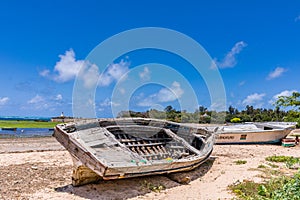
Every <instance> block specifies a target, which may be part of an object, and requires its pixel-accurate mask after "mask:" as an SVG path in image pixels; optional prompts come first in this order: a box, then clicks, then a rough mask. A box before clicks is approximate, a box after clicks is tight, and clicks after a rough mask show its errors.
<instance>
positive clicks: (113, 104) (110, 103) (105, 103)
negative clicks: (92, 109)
mask: <svg viewBox="0 0 300 200" xmlns="http://www.w3.org/2000/svg"><path fill="white" fill-rule="evenodd" d="M119 105H120V104H118V103H114V102H112V101H111V100H110V99H109V98H106V99H105V100H104V101H103V102H101V103H100V106H101V107H108V106H119Z"/></svg>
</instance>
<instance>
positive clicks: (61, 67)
mask: <svg viewBox="0 0 300 200" xmlns="http://www.w3.org/2000/svg"><path fill="white" fill-rule="evenodd" d="M59 58H60V61H58V62H57V63H56V65H55V67H54V71H55V72H57V75H56V76H55V77H54V80H55V81H57V82H67V81H70V80H72V79H74V78H75V77H76V76H77V74H78V72H79V70H80V68H81V67H84V65H85V62H84V60H76V58H75V52H74V51H73V49H70V50H69V51H66V52H65V54H64V55H59ZM44 73H46V72H44Z"/></svg>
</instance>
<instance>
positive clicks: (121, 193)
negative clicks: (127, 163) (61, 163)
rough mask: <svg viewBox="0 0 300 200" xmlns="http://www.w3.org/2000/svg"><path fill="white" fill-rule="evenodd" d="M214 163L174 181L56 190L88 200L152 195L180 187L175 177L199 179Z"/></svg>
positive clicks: (151, 180)
mask: <svg viewBox="0 0 300 200" xmlns="http://www.w3.org/2000/svg"><path fill="white" fill-rule="evenodd" d="M214 161H215V158H210V159H209V160H207V161H206V162H205V163H203V164H202V165H200V166H199V167H197V168H195V169H194V170H191V171H188V172H179V173H173V174H172V175H171V176H172V180H171V179H170V177H169V176H170V175H167V176H164V175H156V176H145V177H138V178H130V179H122V180H109V181H100V182H98V183H95V184H88V185H84V186H80V187H73V186H72V185H66V186H63V187H58V188H55V191H56V192H65V193H69V194H73V195H76V196H80V197H83V198H86V199H128V198H133V197H137V196H143V195H145V194H147V193H150V192H151V190H153V188H155V187H156V186H163V188H164V189H169V188H173V187H177V186H180V185H181V184H180V183H178V182H177V181H174V177H189V178H190V180H191V181H193V180H196V179H199V178H201V177H202V176H204V175H205V174H206V173H207V172H208V171H209V170H210V168H211V167H212V165H213V163H214ZM175 179H176V178H175Z"/></svg>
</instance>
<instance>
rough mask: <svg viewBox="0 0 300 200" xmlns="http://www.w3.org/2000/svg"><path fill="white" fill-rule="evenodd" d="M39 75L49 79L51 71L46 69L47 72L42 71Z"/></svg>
mask: <svg viewBox="0 0 300 200" xmlns="http://www.w3.org/2000/svg"><path fill="white" fill-rule="evenodd" d="M39 74H40V76H43V77H49V75H50V70H48V69H45V70H43V71H41V72H40V73H39Z"/></svg>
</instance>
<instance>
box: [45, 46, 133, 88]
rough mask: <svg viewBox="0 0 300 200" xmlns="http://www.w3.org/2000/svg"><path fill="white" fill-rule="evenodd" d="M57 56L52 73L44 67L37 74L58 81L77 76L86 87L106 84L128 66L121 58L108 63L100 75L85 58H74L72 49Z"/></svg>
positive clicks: (125, 70) (124, 72)
mask: <svg viewBox="0 0 300 200" xmlns="http://www.w3.org/2000/svg"><path fill="white" fill-rule="evenodd" d="M59 58H60V60H59V61H58V62H57V63H56V65H55V66H54V71H53V73H51V71H50V70H48V69H46V70H43V71H41V72H40V73H39V74H40V75H41V76H43V77H46V78H50V79H52V80H54V81H56V82H60V83H64V82H67V81H70V80H73V79H75V78H76V77H77V76H78V78H79V79H80V80H83V84H84V86H85V87H87V88H91V87H93V86H96V85H97V84H98V85H99V86H108V85H110V84H111V83H112V82H113V81H115V80H120V78H121V77H122V76H123V75H124V74H126V73H127V71H128V67H129V63H128V62H125V61H123V60H121V62H120V63H114V64H111V65H109V66H108V67H107V69H106V71H105V72H104V73H103V74H102V75H101V77H100V72H99V68H98V66H97V65H96V64H92V63H89V62H88V61H85V60H76V57H75V52H74V51H73V49H70V50H68V51H66V52H65V54H64V55H59ZM79 73H80V74H79ZM99 77H100V80H99ZM122 78H124V77H122Z"/></svg>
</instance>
